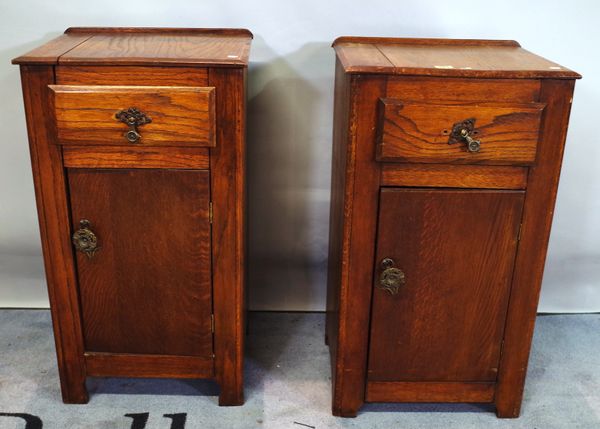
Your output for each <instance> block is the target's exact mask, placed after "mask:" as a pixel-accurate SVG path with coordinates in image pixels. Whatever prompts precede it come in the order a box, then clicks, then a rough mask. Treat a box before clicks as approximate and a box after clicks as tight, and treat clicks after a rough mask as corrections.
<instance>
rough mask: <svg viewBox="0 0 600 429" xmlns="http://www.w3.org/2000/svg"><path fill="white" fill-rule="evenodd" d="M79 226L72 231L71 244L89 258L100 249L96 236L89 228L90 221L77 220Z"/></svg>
mask: <svg viewBox="0 0 600 429" xmlns="http://www.w3.org/2000/svg"><path fill="white" fill-rule="evenodd" d="M79 228H80V229H78V230H77V231H75V232H74V233H73V245H74V246H75V249H77V250H78V251H79V252H81V253H85V254H86V255H87V257H88V258H91V257H92V256H94V254H95V253H96V252H97V251H98V250H100V247H98V237H96V234H94V232H93V231H92V230H91V229H90V221H89V220H87V219H81V220H80V221H79Z"/></svg>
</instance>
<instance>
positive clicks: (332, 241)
mask: <svg viewBox="0 0 600 429" xmlns="http://www.w3.org/2000/svg"><path fill="white" fill-rule="evenodd" d="M349 89H350V78H349V75H347V74H346V73H344V70H343V67H342V66H341V64H340V62H339V59H336V65H335V88H334V96H333V97H334V106H333V151H332V156H331V200H330V205H329V258H328V266H327V319H326V326H325V341H326V343H327V344H328V345H329V353H330V356H331V369H332V385H335V380H336V371H335V362H336V354H337V347H338V327H339V323H338V317H339V299H340V282H341V275H342V264H343V263H344V262H343V260H344V258H343V252H344V244H346V256H347V243H348V240H347V239H346V240H344V237H346V238H348V237H347V236H346V235H345V234H344V227H345V226H346V224H345V223H344V199H345V195H344V194H345V191H346V190H345V185H346V150H347V149H348V127H349V126H350V124H349V122H348V118H349V114H350V112H349V101H350V90H349Z"/></svg>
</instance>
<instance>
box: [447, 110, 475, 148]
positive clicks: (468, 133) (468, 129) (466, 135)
mask: <svg viewBox="0 0 600 429" xmlns="http://www.w3.org/2000/svg"><path fill="white" fill-rule="evenodd" d="M476 133H477V131H475V118H470V119H465V120H464V121H461V122H457V123H455V124H454V125H453V126H452V132H451V133H450V138H449V139H448V144H454V143H459V142H463V141H464V142H465V143H466V144H467V150H468V151H469V152H479V150H480V149H481V140H475V139H474V138H473V137H472V135H473V134H476Z"/></svg>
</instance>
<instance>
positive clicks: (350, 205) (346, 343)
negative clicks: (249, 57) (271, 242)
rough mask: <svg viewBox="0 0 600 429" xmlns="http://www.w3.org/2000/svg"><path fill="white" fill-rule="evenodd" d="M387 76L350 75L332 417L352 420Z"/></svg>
mask: <svg viewBox="0 0 600 429" xmlns="http://www.w3.org/2000/svg"><path fill="white" fill-rule="evenodd" d="M385 88H386V78H385V77H381V76H367V75H365V76H361V75H359V76H353V77H352V78H351V81H350V90H351V93H352V96H351V98H350V118H349V123H350V127H349V133H350V135H349V137H348V147H347V150H346V177H345V186H344V189H345V191H344V192H345V197H344V213H343V223H344V230H343V237H342V240H343V245H342V249H343V251H342V262H341V264H340V265H341V275H340V282H339V284H340V286H339V287H340V290H339V300H338V301H339V318H338V320H339V327H338V330H337V331H338V343H337V353H336V364H335V372H336V377H335V384H334V387H333V389H334V394H333V413H334V414H335V415H340V416H355V415H356V413H357V411H358V409H359V408H360V407H361V406H362V404H363V403H364V398H365V379H366V367H367V349H368V341H369V314H370V307H371V284H372V278H373V258H374V254H375V233H376V226H377V225H376V224H377V207H378V191H379V183H380V182H379V180H380V174H381V173H380V164H379V163H377V162H376V161H375V140H376V136H375V133H376V122H377V114H378V109H377V106H378V100H379V99H380V98H382V97H384V96H385Z"/></svg>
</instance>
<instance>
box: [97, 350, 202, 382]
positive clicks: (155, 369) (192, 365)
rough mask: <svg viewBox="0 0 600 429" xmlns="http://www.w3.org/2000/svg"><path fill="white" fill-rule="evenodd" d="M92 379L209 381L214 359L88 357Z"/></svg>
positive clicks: (164, 356)
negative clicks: (203, 379)
mask: <svg viewBox="0 0 600 429" xmlns="http://www.w3.org/2000/svg"><path fill="white" fill-rule="evenodd" d="M85 366H86V370H87V373H88V375H91V376H94V377H127V378H130V377H153V378H154V377H160V378H209V377H212V376H213V375H214V359H213V358H212V357H208V358H207V357H198V356H171V355H134V354H123V353H90V352H87V353H85Z"/></svg>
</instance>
